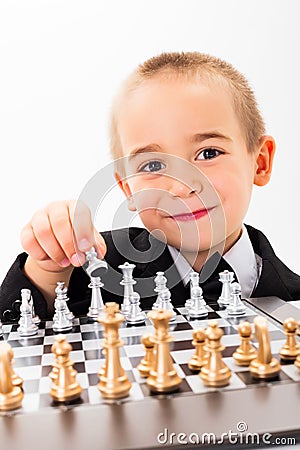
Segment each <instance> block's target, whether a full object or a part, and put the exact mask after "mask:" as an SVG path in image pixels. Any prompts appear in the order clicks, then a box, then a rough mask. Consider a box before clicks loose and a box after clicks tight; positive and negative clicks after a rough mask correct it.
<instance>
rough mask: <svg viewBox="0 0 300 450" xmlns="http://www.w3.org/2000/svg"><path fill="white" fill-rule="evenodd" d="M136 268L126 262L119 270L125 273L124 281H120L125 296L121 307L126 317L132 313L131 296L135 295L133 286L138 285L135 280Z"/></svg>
mask: <svg viewBox="0 0 300 450" xmlns="http://www.w3.org/2000/svg"><path fill="white" fill-rule="evenodd" d="M134 268H135V264H130V263H129V262H125V263H124V264H120V265H119V269H121V270H122V272H123V279H122V281H120V284H121V286H124V295H123V302H122V305H121V312H122V313H123V314H124V315H125V316H126V315H127V314H128V313H129V311H130V296H131V294H133V292H134V291H133V286H134V285H135V284H136V281H135V280H134V279H133V276H132V274H133V269H134Z"/></svg>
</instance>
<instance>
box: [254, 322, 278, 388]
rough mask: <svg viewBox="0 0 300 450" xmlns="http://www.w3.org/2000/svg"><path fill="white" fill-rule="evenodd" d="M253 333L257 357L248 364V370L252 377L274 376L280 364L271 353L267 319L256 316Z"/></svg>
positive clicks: (267, 377) (265, 378) (265, 377)
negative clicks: (256, 343)
mask: <svg viewBox="0 0 300 450" xmlns="http://www.w3.org/2000/svg"><path fill="white" fill-rule="evenodd" d="M254 325H255V335H256V338H257V340H258V353H257V358H255V359H253V361H251V363H250V365H249V370H250V372H251V374H252V376H253V377H254V378H259V379H262V380H267V379H270V378H274V377H276V376H277V375H278V374H279V372H280V364H279V362H278V361H277V359H275V358H273V356H272V353H271V345H270V335H269V330H268V324H267V320H266V319H265V318H264V317H261V316H257V317H255V319H254Z"/></svg>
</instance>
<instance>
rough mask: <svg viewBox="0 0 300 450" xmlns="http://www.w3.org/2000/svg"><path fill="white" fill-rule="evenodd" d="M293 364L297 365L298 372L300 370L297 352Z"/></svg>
mask: <svg viewBox="0 0 300 450" xmlns="http://www.w3.org/2000/svg"><path fill="white" fill-rule="evenodd" d="M294 364H295V366H296V367H297V369H298V370H299V372H300V354H299V355H298V356H297V358H296V359H295V362H294Z"/></svg>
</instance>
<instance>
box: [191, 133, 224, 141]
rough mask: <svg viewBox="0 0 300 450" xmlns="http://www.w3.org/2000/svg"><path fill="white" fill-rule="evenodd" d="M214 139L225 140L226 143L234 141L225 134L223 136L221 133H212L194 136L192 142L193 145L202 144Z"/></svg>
mask: <svg viewBox="0 0 300 450" xmlns="http://www.w3.org/2000/svg"><path fill="white" fill-rule="evenodd" d="M214 138H219V139H224V140H226V141H232V139H231V138H230V137H229V136H225V134H222V133H220V132H219V131H210V132H208V133H197V134H194V135H193V136H192V137H191V139H190V141H191V142H192V143H200V142H203V141H206V140H207V139H214Z"/></svg>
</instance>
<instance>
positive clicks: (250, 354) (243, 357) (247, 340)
mask: <svg viewBox="0 0 300 450" xmlns="http://www.w3.org/2000/svg"><path fill="white" fill-rule="evenodd" d="M238 332H239V335H240V338H241V340H242V342H241V345H240V346H239V347H238V348H237V349H236V351H235V352H234V353H233V355H232V357H233V359H234V360H235V362H236V364H237V365H239V366H249V364H250V362H251V361H253V359H255V358H256V357H257V351H256V348H255V347H253V345H252V344H251V339H252V329H251V325H250V323H249V322H246V321H244V322H241V323H240V324H239V326H238Z"/></svg>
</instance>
